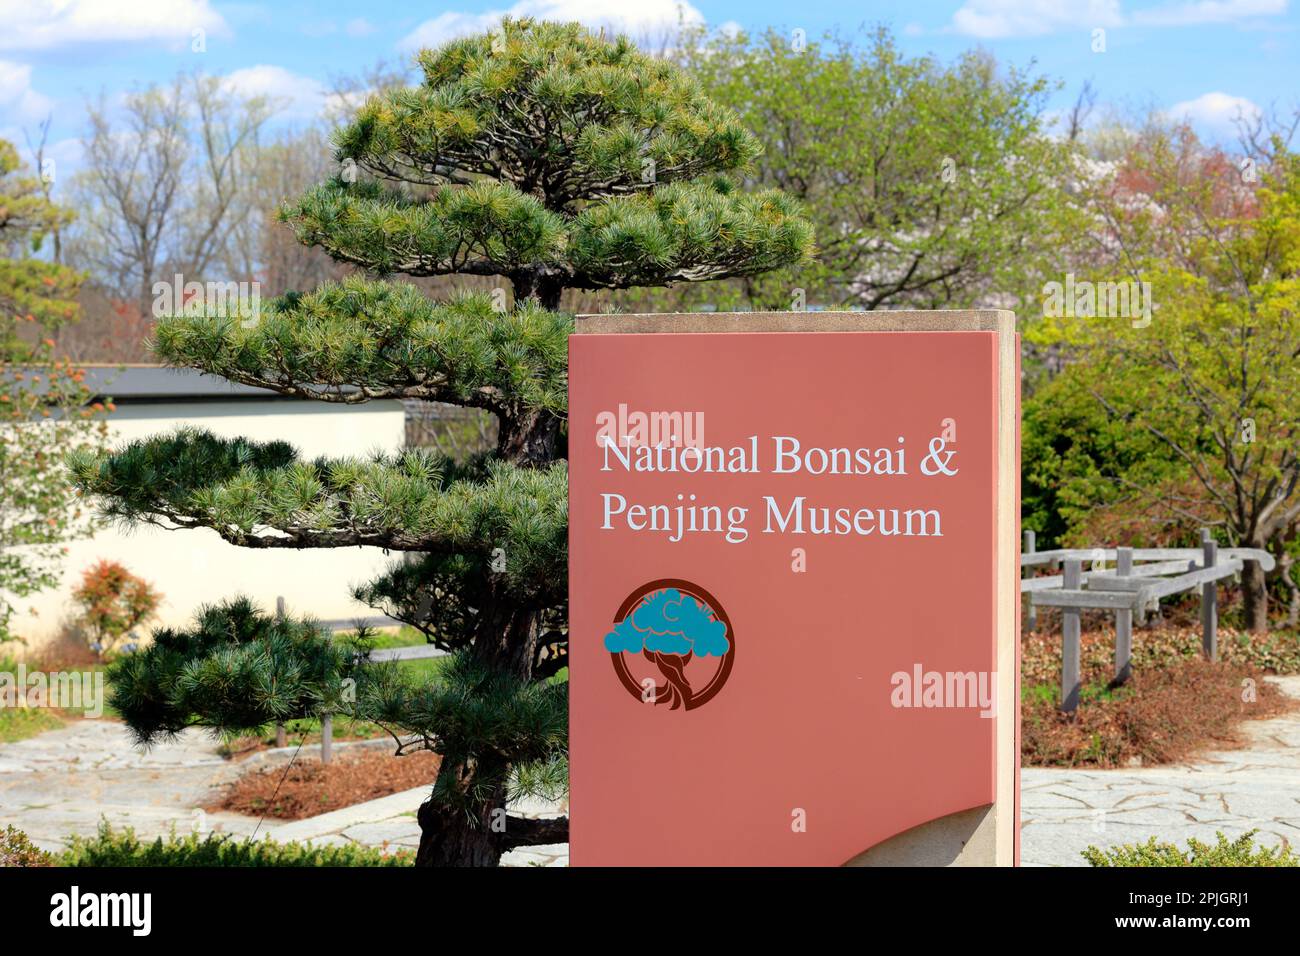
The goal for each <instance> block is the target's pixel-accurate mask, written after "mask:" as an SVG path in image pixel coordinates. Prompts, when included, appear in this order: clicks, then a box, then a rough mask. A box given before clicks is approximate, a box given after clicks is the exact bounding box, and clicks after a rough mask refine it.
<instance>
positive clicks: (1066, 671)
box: [1061, 558, 1083, 714]
mask: <svg viewBox="0 0 1300 956" xmlns="http://www.w3.org/2000/svg"><path fill="white" fill-rule="evenodd" d="M1082 578H1083V562H1082V561H1080V560H1079V559H1078V558H1070V559H1068V560H1067V561H1066V562H1065V578H1064V580H1063V581H1062V582H1061V584H1062V587H1063V588H1064V589H1065V590H1067V591H1076V590H1078V589H1079V587H1080V586H1081V582H1082ZM1078 707H1079V609H1078V608H1077V607H1065V608H1061V710H1063V711H1065V712H1066V713H1067V714H1072V713H1074V711H1075V710H1077V709H1078Z"/></svg>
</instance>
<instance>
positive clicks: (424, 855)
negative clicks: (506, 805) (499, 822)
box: [415, 765, 502, 866]
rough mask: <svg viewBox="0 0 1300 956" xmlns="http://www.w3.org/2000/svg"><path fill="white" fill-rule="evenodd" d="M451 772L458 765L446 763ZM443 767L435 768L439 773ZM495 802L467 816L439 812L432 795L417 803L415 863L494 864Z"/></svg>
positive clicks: (498, 852) (498, 846)
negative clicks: (451, 765) (478, 814)
mask: <svg viewBox="0 0 1300 956" xmlns="http://www.w3.org/2000/svg"><path fill="white" fill-rule="evenodd" d="M444 769H445V770H446V772H447V773H450V774H452V775H455V774H456V772H457V771H458V770H460V771H463V770H464V769H465V768H464V766H463V765H462V766H461V767H459V768H457V767H446V768H444ZM442 773H443V770H439V776H441V775H442ZM497 808H498V807H497V806H492V805H489V806H488V807H487V808H485V809H486V812H485V813H484V814H483V816H482V818H475V819H470V817H469V816H468V815H466V814H463V813H448V812H442V811H440V809H439V808H438V807H437V806H435V805H434V802H433V800H432V799H429V800H426V801H424V803H422V804H420V809H419V811H418V812H417V813H416V819H417V820H418V821H419V823H420V848H419V849H418V850H417V851H416V854H415V865H416V866H496V865H497V864H498V863H500V862H501V849H502V848H501V842H500V840H499V839H498V834H496V833H493V832H492V827H491V825H490V821H491V819H492V811H493V810H495V809H497Z"/></svg>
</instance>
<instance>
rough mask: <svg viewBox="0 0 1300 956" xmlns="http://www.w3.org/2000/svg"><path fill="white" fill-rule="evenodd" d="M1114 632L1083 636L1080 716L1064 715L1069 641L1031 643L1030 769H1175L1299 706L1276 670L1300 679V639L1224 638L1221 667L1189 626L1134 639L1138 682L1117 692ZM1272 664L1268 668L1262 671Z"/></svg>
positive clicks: (1025, 649) (1024, 717) (1026, 707)
mask: <svg viewBox="0 0 1300 956" xmlns="http://www.w3.org/2000/svg"><path fill="white" fill-rule="evenodd" d="M1113 640H1114V632H1113V631H1106V630H1099V631H1094V632H1092V633H1086V634H1084V635H1083V639H1082V642H1081V643H1082V648H1081V651H1082V653H1081V658H1082V662H1081V663H1082V671H1083V675H1082V677H1083V680H1082V683H1083V691H1082V695H1081V698H1082V699H1081V702H1080V704H1079V708H1078V710H1077V711H1076V712H1075V713H1074V714H1073V715H1065V714H1062V713H1061V712H1060V710H1059V709H1058V698H1059V684H1060V667H1061V663H1060V660H1061V659H1060V634H1059V633H1057V634H1041V633H1040V634H1034V635H1025V637H1024V638H1023V640H1022V644H1021V652H1022V660H1021V681H1022V685H1023V690H1022V695H1021V760H1022V762H1023V763H1024V764H1025V765H1026V766H1035V765H1036V766H1053V767H1097V768H1105V767H1130V766H1149V765H1152V764H1162V763H1172V762H1175V761H1179V760H1184V759H1187V758H1189V757H1191V756H1193V755H1194V754H1196V753H1197V752H1198V751H1203V750H1207V749H1231V748H1233V747H1237V746H1241V745H1242V743H1243V742H1244V738H1243V735H1242V733H1241V726H1240V725H1241V722H1242V721H1244V720H1256V719H1262V718H1267V717H1274V716H1277V715H1278V714H1281V713H1285V712H1286V711H1288V710H1290V709H1292V708H1293V707H1295V706H1296V705H1295V702H1294V701H1293V700H1291V699H1290V698H1288V697H1287V696H1286V695H1284V694H1283V693H1281V692H1280V691H1279V690H1278V689H1277V688H1276V687H1275V686H1273V685H1272V684H1268V683H1265V682H1264V680H1263V677H1264V674H1265V673H1266V670H1265V668H1266V669H1267V671H1276V670H1281V671H1283V672H1288V671H1289V672H1294V670H1293V669H1292V667H1290V666H1278V667H1275V666H1273V665H1274V663H1275V662H1277V663H1279V664H1283V665H1289V664H1291V663H1292V661H1291V660H1290V658H1291V653H1292V651H1291V647H1290V645H1291V644H1292V643H1293V642H1294V637H1292V636H1286V637H1283V638H1280V640H1281V642H1282V643H1281V644H1280V645H1279V644H1278V643H1277V641H1278V640H1279V638H1278V637H1277V636H1276V635H1273V636H1262V637H1259V638H1258V639H1257V638H1255V637H1254V636H1249V635H1246V636H1243V635H1240V634H1234V633H1229V634H1226V635H1225V634H1223V633H1221V634H1220V654H1221V660H1220V661H1219V663H1216V664H1211V663H1209V662H1207V661H1205V660H1203V659H1202V658H1201V657H1200V656H1199V635H1197V634H1194V633H1192V632H1190V630H1189V631H1184V630H1183V629H1181V628H1173V629H1169V630H1161V631H1155V632H1145V633H1144V632H1142V631H1136V632H1135V633H1134V636H1133V645H1134V646H1133V676H1132V678H1131V679H1130V680H1129V681H1128V682H1127V683H1126V684H1124V685H1123V686H1121V687H1118V688H1109V687H1108V686H1107V685H1108V682H1109V680H1110V678H1111V676H1112V673H1111V671H1112V667H1113V660H1112V654H1113ZM1261 665H1262V666H1261Z"/></svg>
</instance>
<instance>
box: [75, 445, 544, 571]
mask: <svg viewBox="0 0 1300 956" xmlns="http://www.w3.org/2000/svg"><path fill="white" fill-rule="evenodd" d="M69 464H70V467H71V472H72V476H73V480H74V482H75V484H76V485H77V487H78V488H79V489H80V490H81V491H82V493H84V494H87V495H95V496H98V498H99V501H100V509H101V511H102V513H103V514H104V515H105V516H106V517H109V518H116V519H123V520H127V521H145V522H150V523H154V524H158V525H160V526H163V527H176V528H195V527H206V528H212V529H214V530H215V531H217V532H218V533H219V534H220V535H221V536H222V537H223V538H225V539H226V540H227V541H230V542H231V543H233V544H238V545H240V546H242V547H249V548H320V547H342V546H350V545H373V546H376V547H384V548H390V549H394V550H402V551H427V552H434V553H440V554H448V555H449V554H476V555H493V556H494V557H497V556H499V560H500V562H501V567H502V570H501V572H500V576H501V579H502V580H503V581H505V582H508V583H509V584H510V585H512V586H515V587H520V588H525V589H528V588H540V587H542V586H543V584H544V583H545V582H546V581H547V580H548V579H549V580H551V581H554V580H562V579H563V568H564V563H565V561H566V560H567V519H568V501H567V487H566V469H565V466H564V465H563V464H562V463H559V464H554V465H552V466H551V467H549V468H547V469H540V468H536V469H534V468H520V467H518V466H515V465H512V464H509V463H507V462H503V461H496V460H489V461H486V462H473V463H470V464H468V465H464V466H458V465H455V464H453V463H452V462H450V461H448V460H447V459H444V458H440V457H438V456H435V455H431V454H428V453H426V452H422V451H408V452H404V453H402V454H400V455H397V456H393V457H387V456H375V457H374V458H371V459H369V460H361V459H354V458H345V459H332V460H331V459H320V460H317V461H314V462H306V461H302V460H300V459H298V457H297V454H296V452H294V450H293V449H292V448H291V447H290V446H289V445H287V444H286V443H284V442H270V443H259V442H252V441H248V440H245V439H233V440H230V439H221V438H217V437H215V436H214V435H212V434H211V433H208V432H204V431H199V430H197V429H192V428H182V429H180V430H178V431H177V432H175V433H174V434H173V435H170V436H166V437H161V438H150V439H145V440H138V441H134V442H131V443H129V444H128V445H126V446H125V447H123V448H121V449H120V450H118V451H117V452H116V453H114V454H111V455H98V454H89V453H83V454H79V455H76V456H73V457H72V458H71V459H70V460H69Z"/></svg>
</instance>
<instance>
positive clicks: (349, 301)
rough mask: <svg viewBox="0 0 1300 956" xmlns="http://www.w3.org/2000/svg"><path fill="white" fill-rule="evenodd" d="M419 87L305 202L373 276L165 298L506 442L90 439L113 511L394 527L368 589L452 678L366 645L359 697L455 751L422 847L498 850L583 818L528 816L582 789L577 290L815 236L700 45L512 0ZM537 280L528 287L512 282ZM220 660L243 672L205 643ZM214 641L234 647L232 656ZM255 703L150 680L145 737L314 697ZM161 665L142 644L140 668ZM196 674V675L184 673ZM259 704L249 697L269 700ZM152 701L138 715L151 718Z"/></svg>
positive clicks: (216, 359) (310, 236)
mask: <svg viewBox="0 0 1300 956" xmlns="http://www.w3.org/2000/svg"><path fill="white" fill-rule="evenodd" d="M419 66H420V68H421V70H422V71H423V82H422V83H421V84H420V85H419V86H415V87H411V88H401V89H394V90H387V91H384V92H381V93H379V94H377V95H376V96H375V97H374V98H372V99H371V100H370V101H369V102H367V103H366V104H365V105H364V106H363V107H361V109H360V110H359V111H358V112H357V114H356V115H355V118H354V119H353V121H352V122H350V123H349V124H348V125H347V126H345V127H344V128H342V129H341V130H340V131H339V132H338V133H337V135H336V142H337V145H338V153H337V158H338V160H339V162H340V164H341V166H340V175H339V176H338V177H337V178H336V179H334V180H332V181H330V182H327V183H325V184H323V185H321V186H320V187H318V188H316V189H314V190H312V191H310V192H308V193H307V194H306V195H305V196H303V197H302V198H301V199H298V200H297V201H294V202H290V203H287V204H286V205H285V206H284V208H283V211H282V215H283V218H284V219H285V220H286V221H287V222H289V223H290V224H292V226H293V228H294V229H295V230H296V231H297V234H298V236H299V238H300V239H301V240H303V241H304V242H305V243H308V244H310V245H313V246H317V247H319V248H321V249H323V250H325V251H326V252H327V253H329V254H330V255H331V256H333V257H334V258H335V259H337V260H340V261H343V262H347V263H351V264H353V265H355V266H359V267H361V268H362V269H363V270H365V272H366V273H368V275H365V276H360V275H359V276H354V277H350V278H347V279H345V280H343V281H342V282H339V283H337V284H327V285H325V286H323V287H322V288H320V289H317V290H316V291H314V292H310V293H306V294H296V293H295V294H290V295H287V296H284V297H282V298H280V299H278V300H276V301H275V302H274V303H272V304H271V305H270V307H269V309H265V310H264V314H263V315H262V317H261V321H260V322H258V323H247V322H240V321H237V320H234V319H231V318H228V317H222V316H210V315H209V316H201V317H171V318H167V319H164V320H162V321H161V322H160V324H159V326H158V330H157V343H156V347H157V350H158V352H159V354H160V355H161V356H162V357H163V358H165V359H166V360H167V361H168V362H171V363H174V364H186V365H193V366H197V367H198V368H201V369H203V370H204V371H207V372H210V373H215V374H218V375H222V376H224V377H226V378H227V379H230V380H232V381H236V382H241V383H246V384H251V385H258V386H262V387H265V388H271V389H274V390H276V391H279V392H282V393H284V394H288V395H296V396H301V397H306V398H313V399H318V400H321V401H328V402H343V403H355V402H364V401H369V400H371V399H381V398H402V399H423V400H428V401H438V402H446V403H449V404H453V405H459V406H465V407H470V408H478V409H483V410H485V411H487V412H490V413H491V414H492V415H494V416H495V417H496V419H497V421H498V424H499V428H498V442H497V447H496V449H495V451H494V452H493V453H491V454H489V455H486V456H479V457H475V458H472V459H470V460H468V461H464V462H459V463H457V462H453V461H450V460H448V459H446V458H444V457H441V456H438V455H434V454H431V453H429V452H426V451H410V450H408V451H405V452H398V453H395V454H392V455H375V456H372V457H370V458H365V459H363V458H350V459H341V460H318V461H306V460H302V459H300V458H299V457H298V455H297V453H296V452H295V451H294V449H293V448H292V447H291V446H289V445H288V444H286V443H283V442H270V443H259V442H252V441H247V440H242V439H239V440H226V439H219V438H215V437H213V436H211V435H207V434H203V433H197V432H192V431H183V432H180V433H178V434H175V435H171V436H164V437H159V438H154V439H150V440H147V441H141V442H136V443H133V444H131V445H129V446H127V447H125V448H122V449H120V450H118V451H117V453H116V454H114V455H112V456H108V457H93V456H80V457H78V458H77V460H76V472H77V476H78V479H79V481H80V482H81V484H82V486H83V487H84V488H85V489H86V491H88V492H91V493H94V494H96V495H99V496H102V500H103V502H104V509H105V511H106V512H107V513H108V514H109V515H112V516H115V517H119V518H125V519H130V520H138V521H149V522H154V523H158V524H161V525H164V526H167V527H180V528H192V527H208V528H214V529H216V530H217V531H218V533H220V534H221V535H222V536H223V537H224V538H225V539H226V540H228V541H230V542H232V543H234V544H237V545H240V546H243V547H251V548H316V547H351V546H356V545H372V546H377V547H382V548H387V549H390V550H394V551H402V552H407V554H408V560H407V561H405V562H401V563H398V564H396V565H395V566H394V567H393V569H392V570H391V572H390V573H388V574H387V575H385V576H384V577H382V578H381V579H379V580H377V581H374V582H372V583H370V584H367V585H365V586H364V587H361V588H360V589H359V591H358V594H359V596H360V597H361V598H362V599H363V600H366V601H368V602H369V603H371V604H372V605H374V606H376V607H379V608H381V609H383V610H384V611H386V612H387V613H389V614H391V615H393V616H394V617H397V618H398V619H400V620H403V621H406V622H408V623H410V624H412V625H413V626H415V627H418V628H420V629H421V630H422V631H423V632H424V633H425V634H426V635H427V636H428V639H429V640H430V641H432V642H433V643H435V644H436V645H438V646H439V647H442V648H445V649H447V650H448V651H450V652H452V654H453V656H452V658H451V660H450V662H449V664H448V665H447V666H446V667H444V668H443V669H442V670H441V671H440V673H439V676H438V677H437V678H436V679H435V680H433V681H432V682H429V683H425V684H413V683H410V682H408V681H406V680H403V678H402V672H401V671H398V670H395V669H391V668H384V667H379V666H375V665H370V666H367V667H364V668H361V669H360V672H359V676H358V677H357V700H356V705H355V712H356V713H357V714H358V715H361V716H365V717H366V718H368V719H371V720H375V721H378V722H380V723H382V724H384V725H385V726H388V727H390V728H393V729H394V730H395V733H397V734H398V735H399V739H401V740H402V746H403V748H405V747H409V746H415V747H428V748H431V749H433V750H435V751H436V752H438V753H439V754H441V755H442V761H441V765H440V769H439V772H438V778H437V781H436V782H435V784H434V787H433V792H432V795H431V796H430V798H429V800H428V801H427V802H426V803H425V804H423V805H422V807H421V808H420V811H419V822H420V826H421V830H422V837H421V843H420V848H419V853H418V862H419V863H420V864H423V865H457V864H460V865H466V864H468V865H491V864H494V863H496V862H497V860H498V859H499V857H500V855H501V853H502V852H504V851H505V850H507V849H509V848H511V847H514V846H522V845H536V844H544V843H554V842H560V841H563V840H566V839H567V833H568V822H567V820H565V819H559V820H540V821H539V820H526V819H522V818H518V817H515V816H513V815H509V814H508V813H507V803H508V801H509V799H510V798H511V796H513V795H516V794H521V793H554V792H556V790H557V789H558V788H563V786H565V778H566V770H567V768H566V764H565V760H566V751H567V719H568V718H567V713H568V704H567V687H566V686H565V685H564V684H563V683H562V682H557V680H556V677H557V676H558V674H557V672H558V671H559V670H560V669H561V668H562V667H563V666H564V663H565V660H566V656H565V648H566V644H567V632H566V617H567V609H566V600H567V524H568V514H567V477H566V468H565V464H564V462H563V460H562V459H563V458H564V456H565V454H566V453H567V424H566V417H565V416H566V411H567V368H566V361H567V357H566V345H567V336H568V334H569V333H570V331H571V330H572V327H573V326H572V320H571V319H570V318H569V317H568V316H566V315H563V314H560V313H558V312H556V311H553V310H554V309H555V308H556V307H557V305H558V303H559V301H560V296H561V295H562V293H563V292H564V291H565V290H566V289H621V288H628V287H632V286H641V285H663V284H667V283H673V282H681V281H696V280H702V279H709V278H722V277H727V276H746V275H754V274H758V273H760V272H763V271H765V270H767V269H771V268H775V267H779V266H784V265H787V264H790V263H793V262H797V261H800V260H802V259H803V258H805V257H806V256H807V255H808V254H809V252H810V250H811V226H810V225H809V223H808V222H806V221H805V220H804V219H803V218H801V216H800V212H799V207H798V204H797V203H796V202H795V201H794V200H791V199H790V198H788V197H786V196H784V195H782V194H780V193H778V192H774V191H771V190H763V191H759V192H753V193H746V192H744V191H742V190H741V189H740V188H739V185H738V180H737V179H736V178H735V177H736V175H737V174H741V173H743V171H744V170H745V169H746V168H747V167H748V166H749V165H750V164H751V163H752V162H753V160H755V159H756V158H757V157H758V156H759V154H760V147H759V144H758V141H757V140H756V139H755V138H754V137H753V136H752V135H751V134H750V133H748V132H747V131H746V130H745V129H744V128H743V127H742V125H741V124H740V122H739V121H738V120H737V118H736V116H735V115H734V114H733V113H732V112H731V111H730V110H728V109H726V108H724V107H721V106H719V105H717V104H715V103H714V102H712V101H711V100H709V99H708V98H707V97H706V96H705V95H704V94H703V93H702V92H701V90H700V88H699V86H698V84H697V83H696V82H695V81H694V80H693V79H691V78H690V77H689V76H687V75H686V74H684V73H683V72H682V71H681V70H680V69H679V68H677V67H676V66H674V65H672V64H670V63H667V62H665V61H662V60H656V59H653V58H650V57H647V56H644V55H642V54H640V53H639V52H638V51H637V50H636V49H635V48H634V47H633V46H632V45H631V44H630V43H629V42H628V41H627V40H626V39H624V38H618V39H615V40H612V41H606V40H604V39H601V38H597V37H595V36H592V35H591V34H589V33H588V32H586V31H585V30H583V29H582V28H581V27H580V26H578V25H576V24H569V25H559V24H549V23H534V22H532V21H529V20H506V21H505V22H504V23H503V25H502V26H501V28H500V29H499V30H497V31H494V32H493V33H491V34H488V35H485V36H475V37H471V38H468V39H463V40H458V41H455V42H452V43H449V44H447V45H446V46H443V47H441V48H439V49H437V50H427V51H424V52H422V53H421V54H420V56H419ZM391 273H405V274H407V275H411V276H435V275H457V274H458V275H474V276H491V277H497V278H499V279H500V281H502V286H501V288H500V291H499V294H496V295H485V294H477V295H465V296H461V297H458V298H454V299H452V300H451V301H449V302H445V303H434V302H432V301H430V300H429V299H427V298H426V297H425V296H424V295H422V294H421V293H420V292H419V291H418V290H417V289H415V288H414V287H412V286H411V285H409V284H403V283H395V282H391V281H387V280H386V279H385V278H383V277H385V276H387V275H388V274H391ZM507 288H509V289H511V290H513V294H514V298H513V302H509V301H508V300H507V298H506V296H505V291H506V289H507ZM187 648H188V649H182V651H181V653H182V656H184V657H186V658H188V659H189V663H188V664H185V665H184V667H183V668H182V670H183V672H184V673H185V674H187V675H194V680H196V681H198V682H200V683H202V682H207V681H211V682H212V683H213V684H220V685H222V686H227V685H226V684H225V683H224V682H226V681H229V680H232V677H231V676H230V674H229V673H228V672H227V671H226V670H225V669H223V668H222V667H220V666H214V667H210V669H207V670H205V669H204V668H209V666H210V665H209V664H208V663H205V662H207V661H210V660H212V659H214V658H212V657H211V654H210V653H209V652H208V651H205V649H204V647H203V646H202V645H187ZM212 653H215V652H212ZM273 656H274V655H265V656H263V657H261V658H258V660H262V661H264V662H265V663H264V665H258V664H255V663H254V664H250V668H251V669H250V670H247V671H245V672H241V674H240V675H239V676H240V679H241V681H243V682H244V683H246V684H247V685H248V688H249V690H248V693H247V694H246V695H244V696H243V697H241V698H240V701H239V705H240V707H241V708H243V709H241V710H239V711H235V710H233V709H231V710H227V709H226V704H224V703H222V702H221V700H219V699H214V700H213V701H212V703H211V705H210V706H208V705H204V706H203V707H199V706H197V705H192V706H193V712H190V710H188V709H187V706H182V705H181V704H173V703H169V701H168V699H167V698H166V697H165V696H163V695H164V694H165V691H166V689H167V687H168V686H170V683H171V682H170V681H169V680H167V679H160V680H158V682H157V686H158V688H159V696H157V697H154V698H150V700H151V701H152V703H151V706H154V707H155V708H156V710H157V713H158V714H159V715H160V716H159V717H158V719H156V720H155V721H154V723H153V724H139V723H133V724H132V726H133V727H134V728H135V729H136V731H137V733H140V734H141V736H142V737H144V738H145V739H153V737H154V736H156V734H157V733H160V732H163V730H164V729H174V728H176V727H179V726H184V725H186V724H187V723H189V722H194V721H198V720H203V721H206V722H207V723H208V724H209V725H213V726H219V727H221V728H223V729H226V730H235V729H238V728H240V727H251V726H253V725H257V726H261V725H263V724H266V723H270V722H272V721H274V720H276V719H279V718H280V717H281V716H282V715H283V714H285V713H288V712H289V711H290V710H291V707H290V706H289V704H288V703H287V702H284V701H278V700H277V697H278V693H279V691H278V685H276V684H275V682H274V681H270V680H269V679H267V675H266V674H264V673H261V671H260V670H259V668H260V667H262V666H265V667H272V666H274V664H273V660H272V658H273ZM136 666H145V665H136ZM186 679H187V680H189V677H187V678H186ZM248 702H252V706H251V707H250V705H249V703H248ZM129 719H130V718H129V717H128V720H129Z"/></svg>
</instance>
